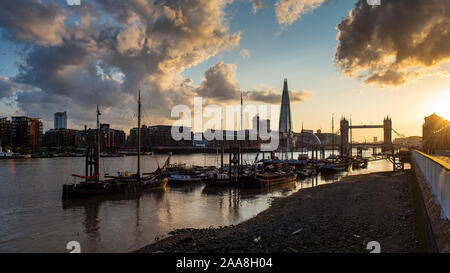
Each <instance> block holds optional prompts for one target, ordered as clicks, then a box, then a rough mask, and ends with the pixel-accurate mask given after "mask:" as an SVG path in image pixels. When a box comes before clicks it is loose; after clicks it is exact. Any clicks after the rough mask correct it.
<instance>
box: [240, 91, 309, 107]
mask: <svg viewBox="0 0 450 273" xmlns="http://www.w3.org/2000/svg"><path fill="white" fill-rule="evenodd" d="M311 96H312V92H310V91H306V90H300V91H296V90H289V100H290V102H291V103H295V102H304V101H306V100H307V99H308V98H309V97H311ZM246 98H247V99H249V100H251V101H255V102H264V103H269V104H280V103H281V91H277V90H275V89H273V88H269V89H267V90H258V91H249V92H247V93H246Z"/></svg>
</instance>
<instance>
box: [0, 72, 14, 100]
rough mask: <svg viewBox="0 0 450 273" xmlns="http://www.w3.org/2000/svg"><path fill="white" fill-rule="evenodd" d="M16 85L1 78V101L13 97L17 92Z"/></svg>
mask: <svg viewBox="0 0 450 273" xmlns="http://www.w3.org/2000/svg"><path fill="white" fill-rule="evenodd" d="M16 88H17V86H16V84H15V83H14V82H11V81H10V80H9V79H8V78H5V77H2V76H0V100H1V99H2V98H6V97H9V96H11V95H12V94H13V93H14V91H16Z"/></svg>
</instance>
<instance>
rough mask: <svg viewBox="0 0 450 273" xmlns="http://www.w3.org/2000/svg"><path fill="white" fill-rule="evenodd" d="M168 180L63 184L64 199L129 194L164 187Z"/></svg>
mask: <svg viewBox="0 0 450 273" xmlns="http://www.w3.org/2000/svg"><path fill="white" fill-rule="evenodd" d="M167 182H168V179H167V178H161V179H158V180H153V181H143V182H139V183H138V182H133V181H130V182H127V183H104V182H94V183H85V182H83V183H80V184H66V185H63V193H62V199H76V198H89V197H95V196H103V195H110V194H127V193H136V192H140V191H145V190H148V189H159V188H164V187H165V186H166V184H167Z"/></svg>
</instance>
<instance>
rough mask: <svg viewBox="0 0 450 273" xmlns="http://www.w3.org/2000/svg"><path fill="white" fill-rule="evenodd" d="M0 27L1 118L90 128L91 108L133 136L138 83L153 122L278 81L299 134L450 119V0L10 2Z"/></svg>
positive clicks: (273, 100)
mask: <svg viewBox="0 0 450 273" xmlns="http://www.w3.org/2000/svg"><path fill="white" fill-rule="evenodd" d="M411 18H414V20H412V19H411ZM0 35H1V36H0V116H14V115H28V116H33V117H40V118H42V120H43V122H44V127H45V130H48V129H51V128H52V126H53V114H54V113H55V112H61V111H67V112H68V117H69V122H68V124H69V127H70V128H75V129H79V128H83V126H84V124H87V125H88V126H89V127H94V126H95V118H96V117H95V109H96V105H97V104H99V105H100V108H101V109H102V117H101V118H102V122H105V123H110V124H111V125H112V127H115V128H118V129H124V130H126V131H128V130H129V128H130V127H134V126H135V124H136V108H137V107H136V104H137V103H136V99H137V93H138V92H137V90H139V89H141V90H142V101H143V109H144V110H143V114H144V118H143V119H144V123H146V124H147V125H156V124H173V122H174V118H171V110H172V109H173V107H174V106H176V105H187V106H188V107H189V109H192V105H193V100H194V97H202V98H203V103H204V104H205V105H210V104H217V105H219V106H222V107H225V106H226V105H234V104H239V102H240V94H241V91H242V92H243V97H244V104H245V105H267V104H269V105H275V106H276V105H279V104H280V102H281V91H282V87H283V80H284V78H287V79H288V85H289V90H290V97H291V109H292V119H293V128H294V131H297V132H298V131H300V130H301V128H302V126H303V127H304V128H305V129H312V130H314V131H316V130H317V129H322V131H324V132H331V128H332V116H334V120H335V123H334V124H335V125H334V126H335V130H337V129H338V123H339V119H340V118H342V117H346V118H347V119H351V120H352V124H355V125H356V124H358V125H359V124H382V122H383V119H384V117H385V116H387V115H388V116H389V117H391V118H392V123H393V128H394V129H395V130H396V131H397V132H399V133H401V134H403V135H405V136H413V135H421V134H422V131H421V130H422V124H423V118H424V117H425V116H427V115H430V114H432V113H434V112H436V113H437V114H438V115H441V116H443V117H444V118H446V119H450V110H449V109H450V107H449V104H450V77H449V75H450V62H449V61H450V47H449V44H450V1H423V0H404V1H402V0H396V1H394V0H381V5H380V6H369V5H368V4H367V2H366V1H365V0H359V1H356V0H354V1H351V0H345V1H344V0H332V1H326V0H234V1H232V0H184V1H169V0H165V1H164V0H154V1H146V0H130V1H112V0H90V1H88V0H81V5H80V6H73V5H72V6H71V5H68V4H67V2H66V1H63V0H60V1H51V0H39V1H38V0H15V1H12V0H5V1H1V3H0ZM245 124H246V126H247V125H248V122H246V123H245ZM271 125H272V129H276V128H277V126H278V116H276V117H275V118H271ZM374 136H377V137H378V139H382V130H381V129H370V130H355V131H354V132H353V138H354V140H356V141H364V140H367V141H371V140H372V139H373V137H374ZM394 137H397V135H395V134H394Z"/></svg>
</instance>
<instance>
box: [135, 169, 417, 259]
mask: <svg viewBox="0 0 450 273" xmlns="http://www.w3.org/2000/svg"><path fill="white" fill-rule="evenodd" d="M411 178H412V177H411V173H410V171H404V172H395V173H393V172H379V173H372V174H364V175H356V176H349V177H345V178H343V179H342V180H341V181H339V182H336V183H332V184H327V185H319V186H317V187H313V188H307V189H302V190H300V191H298V192H296V193H294V194H292V195H290V196H288V197H285V198H277V199H275V200H273V201H272V204H271V206H270V207H269V208H268V209H266V210H265V211H263V212H261V213H259V214H258V215H257V216H256V217H254V218H251V219H249V220H247V221H245V222H243V223H240V224H238V225H235V226H233V225H231V226H227V227H221V228H209V229H183V230H175V231H173V232H171V233H170V234H171V235H172V236H170V237H168V238H165V239H163V240H161V241H158V242H156V243H154V244H151V245H148V246H145V247H143V248H141V249H139V250H137V251H136V252H218V253H223V252H259V253H261V252H268V253H276V252H307V253H308V252H365V253H367V252H369V251H368V250H366V246H367V243H368V242H370V241H377V242H379V243H380V245H381V252H417V251H418V242H417V231H416V216H415V209H414V200H413V194H412V183H411Z"/></svg>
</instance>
